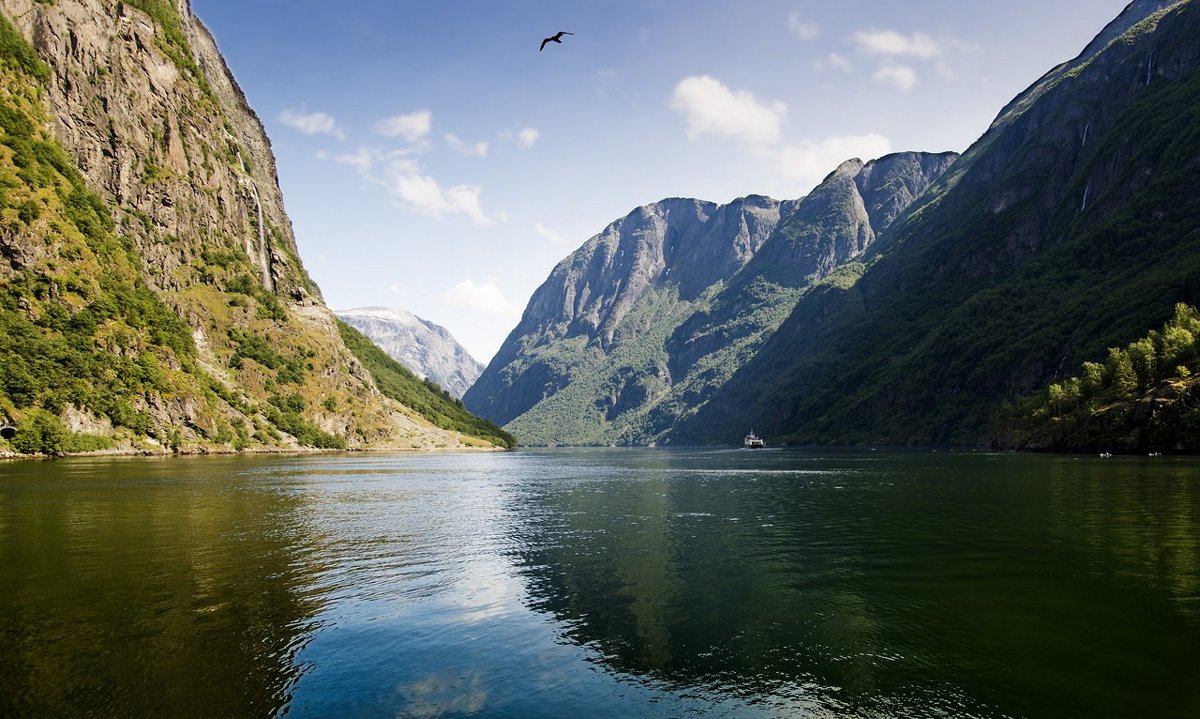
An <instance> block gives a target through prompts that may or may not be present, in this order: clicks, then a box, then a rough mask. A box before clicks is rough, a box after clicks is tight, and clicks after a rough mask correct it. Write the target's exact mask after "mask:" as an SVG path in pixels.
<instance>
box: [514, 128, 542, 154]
mask: <svg viewBox="0 0 1200 719" xmlns="http://www.w3.org/2000/svg"><path fill="white" fill-rule="evenodd" d="M541 134H542V133H541V131H540V130H538V129H537V128H535V127H525V128H522V129H521V131H520V132H518V133H517V144H519V145H520V146H521V147H523V148H525V149H526V150H528V149H529V148H531V147H533V143H535V142H537V140H538V138H539V137H541Z"/></svg>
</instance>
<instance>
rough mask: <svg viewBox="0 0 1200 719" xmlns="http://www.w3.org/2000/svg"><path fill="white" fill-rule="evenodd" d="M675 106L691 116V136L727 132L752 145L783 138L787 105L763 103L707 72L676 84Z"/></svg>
mask: <svg viewBox="0 0 1200 719" xmlns="http://www.w3.org/2000/svg"><path fill="white" fill-rule="evenodd" d="M671 108H672V109H674V110H675V111H677V112H679V113H682V114H683V115H684V117H686V118H687V123H688V127H687V135H688V138H689V139H691V140H695V139H697V138H699V137H701V136H703V135H708V134H712V135H724V136H726V137H733V138H737V139H740V140H742V141H744V142H747V143H749V144H751V145H769V144H773V143H776V142H778V141H779V136H780V127H781V126H782V124H783V121H784V120H785V119H786V118H787V105H785V104H784V103H782V102H779V101H778V100H776V101H772V102H769V103H762V102H759V101H758V100H757V99H756V98H755V97H754V96H753V95H751V94H750V93H749V92H746V91H744V90H740V91H738V92H734V91H732V90H730V89H729V88H728V87H726V86H725V85H724V84H722V83H721V81H719V80H717V79H716V78H713V77H709V76H707V75H702V76H694V77H689V78H685V79H684V80H682V81H681V82H680V83H679V84H678V85H676V86H675V91H674V92H673V93H672V95H671Z"/></svg>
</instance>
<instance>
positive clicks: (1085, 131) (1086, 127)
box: [1079, 122, 1092, 147]
mask: <svg viewBox="0 0 1200 719" xmlns="http://www.w3.org/2000/svg"><path fill="white" fill-rule="evenodd" d="M1091 129H1092V123H1090V122H1089V123H1088V124H1086V125H1084V126H1083V142H1081V143H1079V146H1080V147H1087V139H1088V131H1090V130H1091Z"/></svg>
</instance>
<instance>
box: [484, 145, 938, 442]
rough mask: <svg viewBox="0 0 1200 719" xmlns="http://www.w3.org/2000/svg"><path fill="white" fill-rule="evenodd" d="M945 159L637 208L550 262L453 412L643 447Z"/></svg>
mask: <svg viewBox="0 0 1200 719" xmlns="http://www.w3.org/2000/svg"><path fill="white" fill-rule="evenodd" d="M954 157H955V156H954V155H953V154H952V153H942V154H936V155H931V154H921V153H901V154H896V155H890V156H888V157H885V158H881V159H879V160H877V161H872V162H868V163H863V162H861V161H859V160H851V161H848V162H846V163H844V164H843V165H842V166H840V167H839V168H837V169H836V170H835V171H834V172H833V173H831V174H830V175H829V177H827V178H826V179H825V181H824V182H823V183H822V184H821V185H820V186H819V187H818V188H817V189H815V190H814V191H813V192H812V193H810V194H809V195H808V196H806V197H805V198H802V199H800V200H789V201H783V202H780V201H777V200H773V199H771V198H767V197H762V196H757V195H750V196H747V197H744V198H740V199H738V200H735V201H733V202H731V203H729V204H727V205H717V204H714V203H711V202H705V201H701V200H694V199H683V198H672V199H667V200H663V201H661V202H657V203H653V204H650V205H645V206H643V207H640V208H637V209H636V210H634V211H633V212H631V213H630V214H629V215H627V216H625V217H624V218H621V219H619V220H617V221H616V222H614V223H612V224H610V225H609V226H608V227H607V228H605V230H604V231H602V232H601V233H600V234H598V235H596V236H595V237H593V238H591V239H590V240H588V241H587V242H586V243H584V245H583V246H582V247H581V248H580V249H578V250H577V251H575V252H574V253H572V254H571V255H570V256H569V257H567V258H566V259H565V260H563V261H562V262H561V263H559V265H558V266H557V267H555V269H554V270H553V271H552V272H551V274H550V277H549V278H548V279H547V280H546V282H545V283H543V284H542V286H541V287H539V288H538V289H537V290H536V291H535V292H534V294H533V297H532V298H531V299H530V302H529V305H528V307H527V308H526V310H525V313H524V315H523V316H522V319H521V322H520V324H518V326H517V327H516V329H514V330H513V332H512V333H511V334H510V335H509V337H508V339H507V340H506V341H505V342H504V344H503V345H502V346H501V348H500V351H499V352H498V353H497V355H496V357H495V358H494V359H493V360H492V362H491V364H490V365H489V366H488V367H487V369H486V370H484V372H483V374H482V375H480V377H479V379H478V380H477V381H476V383H475V384H474V385H473V386H472V387H471V389H470V390H469V391H468V392H467V394H466V395H465V396H464V398H463V399H464V402H465V403H466V405H467V407H468V408H469V409H471V410H472V411H473V412H476V413H478V414H480V415H482V416H484V417H487V418H489V419H492V420H493V421H496V422H498V423H505V425H506V428H507V429H509V430H510V431H512V432H514V433H515V434H517V435H518V436H519V437H520V438H521V441H522V442H524V443H528V444H614V443H618V444H648V443H653V442H655V441H657V440H658V438H659V437H661V436H662V435H663V434H664V433H667V432H669V431H670V429H671V428H672V427H673V426H674V425H675V424H676V423H677V422H678V421H680V419H681V418H683V417H685V416H687V415H688V414H690V413H694V412H695V411H696V410H697V408H698V407H699V406H702V404H703V402H704V400H705V398H706V397H707V396H708V395H709V394H711V393H712V392H713V391H715V389H716V388H718V387H720V386H721V385H722V384H723V383H724V382H725V381H727V380H728V379H729V378H730V377H731V376H733V374H734V373H735V372H736V371H737V370H738V368H740V367H741V366H742V365H744V364H745V363H746V362H747V361H748V360H749V359H750V358H751V357H753V355H754V354H755V352H756V351H757V350H758V348H759V347H760V346H761V344H762V343H763V342H764V341H765V340H766V339H767V338H768V337H769V336H770V335H771V334H772V332H773V331H774V330H775V328H776V327H778V325H779V323H780V322H782V321H783V320H784V318H786V317H787V315H788V312H790V310H791V308H792V307H793V306H794V305H795V303H796V302H797V301H798V300H799V298H800V297H801V296H803V295H804V294H805V293H806V292H807V291H809V290H810V289H811V288H812V287H814V286H817V285H818V284H820V283H822V282H840V281H842V280H841V279H840V275H839V273H844V272H850V273H853V271H854V270H853V269H849V268H848V265H849V264H852V261H853V260H854V259H855V258H857V257H858V256H860V255H861V254H862V252H864V251H865V249H866V248H868V247H869V246H870V245H871V244H872V243H873V242H874V241H875V239H876V237H877V236H878V234H879V233H880V232H882V231H884V230H885V229H886V228H887V227H888V226H889V225H890V224H891V222H892V221H893V220H895V218H896V217H897V216H898V215H899V213H900V212H902V211H903V209H904V208H905V207H907V206H908V205H909V204H910V203H911V202H912V201H913V199H914V198H916V197H917V196H919V195H920V194H921V192H922V191H923V190H924V189H925V187H927V186H928V185H929V184H930V183H931V182H932V181H933V180H935V179H936V178H937V177H939V176H940V175H941V173H942V172H943V171H944V170H945V169H946V168H947V167H948V166H949V165H950V164H951V163H952V162H953V160H954Z"/></svg>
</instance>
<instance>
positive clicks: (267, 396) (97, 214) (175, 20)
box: [0, 0, 480, 454]
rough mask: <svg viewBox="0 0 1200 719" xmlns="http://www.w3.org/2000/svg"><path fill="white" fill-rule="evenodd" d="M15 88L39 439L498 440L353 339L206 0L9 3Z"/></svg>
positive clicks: (20, 420) (140, 442) (13, 223)
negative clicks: (202, 11) (200, 4)
mask: <svg viewBox="0 0 1200 719" xmlns="http://www.w3.org/2000/svg"><path fill="white" fill-rule="evenodd" d="M0 83H2V86H3V88H4V93H3V94H2V95H0V129H2V132H3V134H2V136H0V414H2V415H3V417H2V419H3V420H4V421H5V422H12V423H14V424H15V425H16V427H17V430H18V433H20V434H21V435H22V440H21V441H20V442H18V444H19V445H20V446H21V447H23V448H25V450H36V451H43V452H47V453H51V454H60V453H65V452H71V451H81V450H94V449H116V450H121V451H151V452H156V451H166V450H168V449H174V450H181V451H197V452H208V451H231V450H235V449H253V448H263V449H273V448H294V447H301V446H307V447H322V448H339V447H351V448H365V447H403V448H410V447H412V448H420V447H459V446H465V445H468V444H480V441H478V440H473V439H470V438H469V437H464V436H463V434H462V433H460V432H459V431H457V430H455V429H446V428H443V427H442V426H440V425H438V424H436V423H435V420H437V422H441V423H442V424H452V423H447V422H445V421H444V420H443V419H441V415H439V414H437V413H433V414H430V416H425V415H423V414H422V413H421V412H420V411H418V410H416V409H414V408H413V407H411V406H404V405H401V404H400V403H397V402H396V401H394V400H393V399H391V398H389V397H388V396H386V395H385V394H383V393H381V392H380V390H379V387H378V386H377V384H376V380H375V378H374V377H373V376H372V374H371V372H370V371H369V370H368V369H367V368H366V367H365V366H364V364H363V362H362V361H360V359H359V358H358V357H357V356H356V355H355V354H354V353H353V352H352V351H351V350H350V349H348V348H347V346H346V343H345V342H344V341H343V338H342V335H341V332H340V330H339V327H338V324H337V320H336V318H335V317H334V315H333V313H332V312H331V311H329V309H328V308H326V307H325V305H324V303H323V301H322V299H321V295H320V291H319V290H318V288H317V287H316V285H315V284H314V283H313V282H312V281H311V279H310V278H309V277H308V275H307V273H306V272H305V271H304V267H303V265H302V264H301V262H300V258H299V255H298V253H297V250H296V243H295V238H294V237H293V235H292V229H291V223H290V221H289V220H288V217H287V214H286V213H285V211H284V206H283V198H282V195H281V193H280V189H279V184H278V180H277V177H276V170H275V160H274V157H273V156H272V153H271V148H270V141H269V140H268V138H267V136H266V133H265V132H264V130H263V127H262V124H261V123H260V122H259V120H258V118H257V117H256V116H255V114H254V112H253V110H252V109H251V108H250V106H249V105H248V104H247V102H246V98H245V97H244V95H243V94H242V92H241V90H240V89H239V88H238V86H237V83H236V82H235V80H234V78H233V76H232V74H231V73H230V71H229V69H228V68H227V67H226V65H225V63H224V61H223V59H222V58H221V56H220V53H219V52H218V51H217V47H216V45H215V43H214V41H213V39H212V37H211V36H210V35H209V33H208V31H207V30H206V29H205V28H204V26H203V25H201V24H200V22H199V21H198V20H197V19H196V18H195V17H194V16H193V15H192V14H191V11H190V7H189V5H188V3H187V1H186V0H177V1H176V0H171V1H168V0H125V1H124V2H117V3H110V2H86V3H84V2H42V1H38V2H30V1H29V0H0ZM423 391H425V392H426V393H427V394H428V395H429V398H430V402H433V401H434V399H435V398H434V397H433V395H434V393H433V392H431V391H428V389H425V390H423ZM2 450H3V448H2V447H0V451H2Z"/></svg>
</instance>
